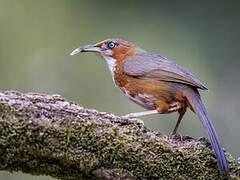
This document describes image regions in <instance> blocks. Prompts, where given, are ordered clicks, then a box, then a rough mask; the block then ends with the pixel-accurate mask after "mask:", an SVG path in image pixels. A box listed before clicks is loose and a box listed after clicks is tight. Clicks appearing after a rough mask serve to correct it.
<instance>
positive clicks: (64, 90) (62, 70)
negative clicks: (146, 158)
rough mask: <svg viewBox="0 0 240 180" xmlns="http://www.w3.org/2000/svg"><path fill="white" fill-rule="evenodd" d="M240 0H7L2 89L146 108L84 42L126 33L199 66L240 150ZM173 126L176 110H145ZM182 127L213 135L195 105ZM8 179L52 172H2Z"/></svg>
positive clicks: (108, 107)
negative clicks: (119, 87)
mask: <svg viewBox="0 0 240 180" xmlns="http://www.w3.org/2000/svg"><path fill="white" fill-rule="evenodd" d="M239 2H240V1H237V0H235V1H234V0H231V1H224V0H222V1H221V0H211V1H207V0H203V1H191V0H182V1H177V0H175V1H153V0H152V1H139V0H138V1H137V0H136V1H127V0H126V1H124V0H121V1H110V0H108V1H106V0H105V1H99V0H91V1H87V0H41V1H36V0H35V1H34V0H21V1H20V0H0V90H18V91H22V92H40V93H47V94H60V95H62V96H64V97H65V98H66V99H68V100H71V101H75V102H77V103H79V104H81V105H82V106H85V107H88V108H94V109H98V110H100V111H106V112H110V113H114V114H117V115H124V114H126V113H129V112H137V111H142V110H143V109H141V108H140V107H138V106H137V105H135V104H133V103H132V102H130V101H129V100H128V99H127V98H125V97H124V96H123V95H122V94H121V93H120V92H119V91H118V90H117V89H116V88H115V87H114V85H113V83H112V79H111V77H110V73H109V72H108V68H107V65H106V64H105V62H104V61H103V60H102V59H101V58H100V57H98V56H96V55H94V54H82V55H78V56H74V57H71V56H70V55H69V53H70V52H71V51H72V50H73V49H74V48H76V47H78V46H80V45H84V44H89V43H94V42H96V41H99V40H103V39H105V38H109V37H120V38H124V39H127V40H129V41H132V42H134V43H136V44H137V45H139V46H141V47H142V48H144V49H146V50H149V51H154V52H159V53H162V54H163V55H165V56H167V57H169V58H171V59H173V60H175V61H176V62H177V63H178V64H180V65H182V66H184V67H185V68H187V69H188V70H190V71H191V72H193V73H194V74H196V75H197V76H198V77H199V78H200V79H201V80H202V81H203V82H205V84H207V86H208V88H209V90H208V91H204V92H202V96H203V99H204V102H205V103H206V106H207V107H208V110H209V113H210V116H211V118H212V120H213V121H214V124H215V127H216V129H217V131H218V133H219V135H220V137H221V139H222V142H223V144H224V147H225V148H226V149H227V150H228V151H229V152H231V153H232V154H233V155H234V156H235V157H238V155H239V153H240V142H239V137H240V131H239V128H240V119H239V118H240V103H239V100H240V94H239V92H240V80H239V78H240V70H239V68H240V59H239V51H240V41H239V40H240V39H239V37H240V11H239V7H240V3H239ZM144 121H145V124H146V126H148V127H150V128H152V129H156V130H159V131H161V132H163V133H166V134H167V133H169V132H170V131H171V129H172V128H173V127H174V124H175V122H176V114H171V115H159V116H158V115H157V116H156V115H155V116H151V117H146V118H144ZM180 133H181V134H188V135H191V136H194V137H199V136H205V133H204V131H203V128H202V126H201V124H200V123H199V121H198V120H197V118H196V117H195V116H194V115H193V114H192V113H191V112H188V113H187V115H186V117H185V119H184V121H183V123H182V124H181V128H180ZM0 179H12V180H13V179H20V180H21V179H51V178H50V177H45V176H39V177H36V176H30V175H26V174H21V173H13V174H10V173H7V172H0Z"/></svg>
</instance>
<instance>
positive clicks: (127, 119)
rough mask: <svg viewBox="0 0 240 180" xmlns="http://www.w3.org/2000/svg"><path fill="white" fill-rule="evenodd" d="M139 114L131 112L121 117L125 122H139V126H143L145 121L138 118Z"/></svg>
mask: <svg viewBox="0 0 240 180" xmlns="http://www.w3.org/2000/svg"><path fill="white" fill-rule="evenodd" d="M136 117H137V116H136V115H135V114H134V113H130V114H127V115H124V116H121V119H123V122H124V123H126V124H137V125H138V126H141V127H143V126H144V122H143V121H142V120H140V119H137V118H136Z"/></svg>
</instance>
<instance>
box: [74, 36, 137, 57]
mask: <svg viewBox="0 0 240 180" xmlns="http://www.w3.org/2000/svg"><path fill="white" fill-rule="evenodd" d="M138 49H139V48H137V47H136V46H135V45H134V44H133V43H131V42H128V41H125V40H122V39H106V40H103V41H100V42H97V43H95V44H92V45H85V46H81V47H79V48H77V49H75V50H74V51H73V52H72V53H71V55H75V54H77V53H80V52H95V53H97V54H99V55H101V56H102V57H103V58H105V59H109V58H111V59H114V60H117V61H118V60H123V59H124V58H126V57H127V56H131V55H134V54H135V53H136V51H137V50H138Z"/></svg>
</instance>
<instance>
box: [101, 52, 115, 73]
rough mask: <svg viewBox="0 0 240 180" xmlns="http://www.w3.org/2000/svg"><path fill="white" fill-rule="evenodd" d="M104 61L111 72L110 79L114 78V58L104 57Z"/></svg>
mask: <svg viewBox="0 0 240 180" xmlns="http://www.w3.org/2000/svg"><path fill="white" fill-rule="evenodd" d="M104 59H105V61H106V62H107V64H108V68H109V70H110V72H111V75H112V77H113V76H114V70H115V65H116V60H115V59H114V58H111V57H109V56H104Z"/></svg>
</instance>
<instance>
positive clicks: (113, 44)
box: [107, 41, 117, 49]
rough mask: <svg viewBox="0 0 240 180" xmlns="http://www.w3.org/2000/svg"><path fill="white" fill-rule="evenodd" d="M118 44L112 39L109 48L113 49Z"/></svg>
mask: <svg viewBox="0 0 240 180" xmlns="http://www.w3.org/2000/svg"><path fill="white" fill-rule="evenodd" d="M116 46H117V43H115V42H113V41H110V42H109V43H108V44H107V48H108V49H113V48H115V47H116Z"/></svg>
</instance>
